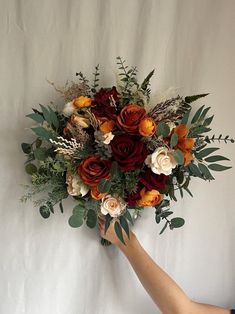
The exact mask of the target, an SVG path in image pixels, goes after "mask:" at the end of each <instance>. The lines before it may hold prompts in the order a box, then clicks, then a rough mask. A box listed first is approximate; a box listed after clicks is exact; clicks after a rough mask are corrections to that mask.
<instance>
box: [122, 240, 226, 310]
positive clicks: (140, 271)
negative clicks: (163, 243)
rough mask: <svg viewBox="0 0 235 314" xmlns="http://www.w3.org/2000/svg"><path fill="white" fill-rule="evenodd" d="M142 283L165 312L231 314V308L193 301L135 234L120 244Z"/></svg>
mask: <svg viewBox="0 0 235 314" xmlns="http://www.w3.org/2000/svg"><path fill="white" fill-rule="evenodd" d="M119 248H120V249H121V251H122V252H123V253H124V254H125V256H126V257H127V259H128V260H129V262H130V264H131V265H132V267H133V269H134V271H135V272H136V274H137V276H138V278H139V280H140V281H141V283H142V285H143V286H144V288H145V289H146V291H147V292H148V293H149V295H150V296H151V298H152V299H153V301H154V302H155V303H156V305H157V306H158V307H159V309H160V310H161V312H162V313H164V314H173V313H174V314H206V313H207V314H229V310H225V309H222V308H218V307H214V306H211V305H205V304H198V303H195V302H193V301H191V300H190V299H189V298H188V297H187V295H186V294H185V293H184V292H183V290H182V289H181V288H180V287H179V286H178V285H177V284H176V283H175V282H174V280H172V279H171V278H170V277H169V276H168V275H167V274H166V273H165V272H164V271H163V270H162V269H161V268H160V267H159V266H158V265H157V264H156V263H155V262H154V261H153V260H152V258H151V257H150V256H149V255H148V254H147V252H146V251H145V250H144V249H143V248H142V246H141V245H140V243H139V242H138V240H137V239H136V237H135V236H132V238H131V241H128V242H127V245H126V246H124V245H122V244H120V245H119Z"/></svg>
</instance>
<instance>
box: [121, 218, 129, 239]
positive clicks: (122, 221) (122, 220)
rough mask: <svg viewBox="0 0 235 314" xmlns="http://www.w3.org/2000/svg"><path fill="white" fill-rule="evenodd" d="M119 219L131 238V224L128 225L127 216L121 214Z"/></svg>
mask: <svg viewBox="0 0 235 314" xmlns="http://www.w3.org/2000/svg"><path fill="white" fill-rule="evenodd" d="M119 220H120V224H121V226H122V228H123V229H124V230H125V232H126V234H127V236H128V238H129V239H130V233H129V225H128V222H127V220H126V218H125V217H124V216H121V217H120V218H119Z"/></svg>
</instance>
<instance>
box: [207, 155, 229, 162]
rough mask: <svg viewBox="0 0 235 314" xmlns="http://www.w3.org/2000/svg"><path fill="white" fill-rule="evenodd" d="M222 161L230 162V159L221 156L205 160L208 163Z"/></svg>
mask: <svg viewBox="0 0 235 314" xmlns="http://www.w3.org/2000/svg"><path fill="white" fill-rule="evenodd" d="M221 160H230V159H228V158H227V157H224V156H220V155H214V156H210V157H207V158H205V161H206V162H215V161H221Z"/></svg>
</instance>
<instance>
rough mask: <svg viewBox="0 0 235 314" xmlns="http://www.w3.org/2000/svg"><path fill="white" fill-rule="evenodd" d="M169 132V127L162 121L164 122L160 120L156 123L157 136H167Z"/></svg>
mask: <svg viewBox="0 0 235 314" xmlns="http://www.w3.org/2000/svg"><path fill="white" fill-rule="evenodd" d="M169 133H170V128H169V126H168V125H167V124H166V123H164V122H160V123H158V125H157V136H161V135H162V136H163V137H167V136H168V135H169Z"/></svg>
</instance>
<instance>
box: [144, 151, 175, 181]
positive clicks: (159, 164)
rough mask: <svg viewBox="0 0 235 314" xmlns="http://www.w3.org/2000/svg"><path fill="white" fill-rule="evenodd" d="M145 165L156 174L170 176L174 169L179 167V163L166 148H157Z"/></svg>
mask: <svg viewBox="0 0 235 314" xmlns="http://www.w3.org/2000/svg"><path fill="white" fill-rule="evenodd" d="M145 163H146V165H147V166H148V167H150V168H151V170H152V171H153V172H154V173H156V174H161V173H162V174H165V175H170V174H171V172H172V169H174V168H175V167H176V166H177V163H176V161H175V159H174V157H173V155H172V152H171V151H169V150H168V149H167V148H166V147H159V148H157V149H156V150H155V151H154V152H153V153H152V154H151V155H148V157H147V158H146V159H145Z"/></svg>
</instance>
